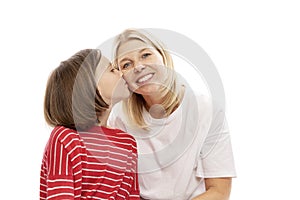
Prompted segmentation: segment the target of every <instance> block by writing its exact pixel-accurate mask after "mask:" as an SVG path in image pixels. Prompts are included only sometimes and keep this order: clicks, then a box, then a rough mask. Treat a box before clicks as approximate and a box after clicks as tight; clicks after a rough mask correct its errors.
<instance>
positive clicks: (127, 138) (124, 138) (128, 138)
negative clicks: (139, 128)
mask: <svg viewBox="0 0 300 200" xmlns="http://www.w3.org/2000/svg"><path fill="white" fill-rule="evenodd" d="M80 133H84V134H90V135H96V136H97V135H101V136H104V137H107V138H115V139H118V140H131V141H132V142H134V143H135V139H133V138H132V137H131V136H130V134H129V133H120V134H119V133H118V135H124V136H127V137H119V136H112V135H106V134H102V133H100V132H97V133H94V132H80ZM82 137H84V136H82Z"/></svg>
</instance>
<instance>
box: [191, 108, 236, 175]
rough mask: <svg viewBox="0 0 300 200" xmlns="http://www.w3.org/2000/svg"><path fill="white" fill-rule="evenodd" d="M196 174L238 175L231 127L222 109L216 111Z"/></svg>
mask: <svg viewBox="0 0 300 200" xmlns="http://www.w3.org/2000/svg"><path fill="white" fill-rule="evenodd" d="M196 175H197V176H198V177H203V178H217V177H235V176H236V171H235V166H234V157H233V152H232V146H231V139H230V134H229V129H228V125H227V121H226V118H225V114H224V112H223V111H222V110H216V111H214V114H213V117H212V122H211V125H210V128H209V131H208V134H207V136H206V138H205V140H204V143H203V146H202V148H201V152H200V157H199V158H198V161H197V171H196Z"/></svg>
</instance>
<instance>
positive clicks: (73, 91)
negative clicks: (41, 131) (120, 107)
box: [44, 49, 130, 130]
mask: <svg viewBox="0 0 300 200" xmlns="http://www.w3.org/2000/svg"><path fill="white" fill-rule="evenodd" d="M121 76H122V74H121V72H120V71H118V70H116V69H113V68H112V65H111V64H110V63H109V62H108V60H107V59H106V58H104V57H101V52H100V51H99V50H97V49H85V50H81V51H79V52H77V53H76V54H74V55H73V56H72V57H71V58H69V59H68V60H65V61H63V62H61V63H60V65H59V66H58V67H57V68H56V69H55V70H54V71H53V72H52V73H51V75H50V77H49V79H48V82H47V86H46V93H45V99H44V116H45V119H46V122H47V123H48V124H49V125H51V126H58V125H62V126H65V127H68V128H72V129H79V130H85V129H88V128H89V127H91V126H93V125H95V124H97V123H98V118H99V116H101V115H104V114H107V113H105V111H106V110H107V109H109V107H110V104H111V103H112V102H115V101H118V100H121V99H123V98H127V97H128V96H129V95H130V93H129V91H128V88H127V86H126V84H125V81H124V80H123V79H122V77H121ZM115 94H117V96H116V95H115Z"/></svg>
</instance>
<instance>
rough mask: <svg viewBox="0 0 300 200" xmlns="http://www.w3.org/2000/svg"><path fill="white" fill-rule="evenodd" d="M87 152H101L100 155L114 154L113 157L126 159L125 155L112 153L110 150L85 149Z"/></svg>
mask: <svg viewBox="0 0 300 200" xmlns="http://www.w3.org/2000/svg"><path fill="white" fill-rule="evenodd" d="M87 150H88V151H90V152H92V151H95V152H101V153H107V154H115V155H119V156H123V157H125V158H127V155H124V154H121V153H117V152H113V151H110V150H100V149H92V148H87Z"/></svg>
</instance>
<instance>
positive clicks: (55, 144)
mask: <svg viewBox="0 0 300 200" xmlns="http://www.w3.org/2000/svg"><path fill="white" fill-rule="evenodd" d="M66 130H67V129H64V130H63V131H61V132H60V134H59V135H58V136H57V138H56V141H55V143H54V167H53V168H54V169H55V165H56V147H57V143H58V139H59V138H60V136H61V135H62V134H63V133H64V132H65V131H66ZM53 174H55V173H54V172H53Z"/></svg>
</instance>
